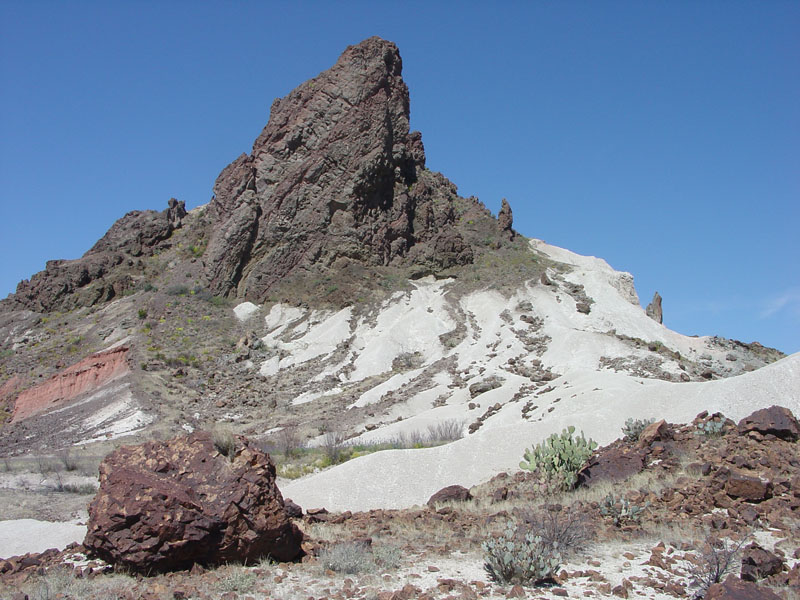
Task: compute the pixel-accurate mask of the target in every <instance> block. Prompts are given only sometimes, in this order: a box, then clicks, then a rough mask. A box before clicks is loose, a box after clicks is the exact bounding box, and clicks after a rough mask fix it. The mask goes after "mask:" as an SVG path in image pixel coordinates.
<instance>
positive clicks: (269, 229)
mask: <svg viewBox="0 0 800 600" xmlns="http://www.w3.org/2000/svg"><path fill="white" fill-rule="evenodd" d="M401 71H402V60H401V58H400V53H399V52H398V50H397V46H395V45H394V44H393V43H392V42H387V41H385V40H382V39H380V38H377V37H373V38H370V39H368V40H366V41H364V42H362V43H360V44H358V45H356V46H351V47H349V48H347V50H345V51H344V53H343V54H342V55H341V57H340V58H339V60H338V61H337V62H336V64H335V65H334V66H333V67H332V68H331V69H329V70H328V71H325V72H324V73H322V74H320V75H319V76H317V77H315V78H314V79H312V80H310V81H307V82H306V83H304V84H303V85H301V86H300V87H298V88H297V89H295V90H294V91H293V92H291V93H290V94H289V95H288V96H286V97H285V98H282V99H280V100H276V101H275V103H274V104H273V105H272V110H271V116H270V119H269V123H268V124H267V126H266V127H265V128H264V130H263V131H262V132H261V135H260V136H258V139H256V141H255V144H254V145H253V152H252V153H251V154H250V155H249V156H246V155H242V156H240V157H239V158H237V159H236V160H235V161H234V162H233V163H231V164H230V165H229V166H228V167H227V168H226V169H225V170H224V171H223V172H222V173H221V174H220V176H219V178H218V179H217V182H216V185H215V186H214V194H215V195H214V199H213V200H212V202H211V206H210V207H209V212H210V214H211V218H212V220H213V222H214V223H215V224H216V226H215V230H214V233H213V235H212V237H211V240H210V242H209V245H208V252H207V262H206V275H207V277H208V280H209V285H210V288H211V290H212V291H213V292H215V293H223V294H226V293H228V292H230V291H231V290H232V289H234V288H237V289H238V292H239V295H241V296H244V297H246V298H251V299H263V298H264V296H265V294H266V293H267V291H268V290H269V289H270V288H272V287H273V286H275V285H276V283H278V282H280V281H281V280H282V279H283V278H285V277H286V276H287V275H290V274H295V273H297V272H298V270H299V271H303V270H308V269H310V268H312V267H314V266H318V267H323V268H330V267H335V266H343V265H344V264H346V263H347V262H348V261H357V262H359V263H363V264H367V265H393V264H394V265H397V264H403V263H408V262H412V263H425V264H428V263H429V264H430V265H431V266H433V267H445V268H446V267H450V266H453V265H457V264H465V263H468V262H470V261H471V260H472V251H471V249H470V248H469V246H468V245H467V244H466V243H465V241H464V239H463V238H462V236H461V235H460V234H459V233H458V231H457V230H456V229H455V227H454V223H455V220H456V215H455V210H454V207H453V202H452V196H454V194H453V191H454V190H453V189H452V186H450V185H447V184H446V182H444V181H442V180H441V179H439V178H435V177H433V176H432V175H431V174H429V173H426V171H425V151H424V149H423V146H422V139H421V134H420V133H419V132H416V131H415V132H409V97H408V88H407V87H406V84H405V82H404V81H403V79H402V76H401Z"/></svg>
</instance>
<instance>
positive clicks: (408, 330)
mask: <svg viewBox="0 0 800 600" xmlns="http://www.w3.org/2000/svg"><path fill="white" fill-rule="evenodd" d="M448 283H449V281H448V280H442V281H435V280H433V279H432V278H429V279H427V280H425V281H421V282H415V283H414V286H415V289H414V290H413V291H411V293H410V294H401V293H398V294H395V295H394V296H392V298H390V299H389V300H388V301H386V302H385V303H384V305H383V306H382V308H381V311H380V313H379V314H378V317H377V320H376V321H375V323H374V325H373V324H371V323H370V322H369V321H370V320H369V319H368V318H366V317H362V318H361V319H360V320H359V322H358V325H357V326H356V331H355V335H354V340H353V343H352V348H353V351H352V352H353V354H352V356H353V358H354V360H353V365H354V367H355V369H354V370H353V372H352V373H351V374H350V375H349V377H348V380H349V381H360V380H362V379H366V378H367V377H370V376H372V375H378V374H380V373H385V372H387V371H391V370H392V363H393V362H394V359H395V358H397V357H398V356H400V355H401V354H405V353H414V352H419V353H420V355H421V356H423V357H424V360H425V363H426V364H430V363H432V362H435V361H437V360H439V359H440V358H441V357H442V356H443V355H444V348H443V347H442V344H441V342H440V341H439V336H440V335H442V334H444V333H447V332H449V331H452V330H453V329H455V327H456V323H455V322H454V321H453V319H452V317H451V316H450V314H449V313H448V311H447V308H446V304H447V300H446V297H445V287H446V286H447V284H448Z"/></svg>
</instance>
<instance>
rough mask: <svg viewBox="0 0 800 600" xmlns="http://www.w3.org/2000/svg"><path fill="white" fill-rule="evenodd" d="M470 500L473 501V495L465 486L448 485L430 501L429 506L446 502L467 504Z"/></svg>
mask: <svg viewBox="0 0 800 600" xmlns="http://www.w3.org/2000/svg"><path fill="white" fill-rule="evenodd" d="M469 500H472V494H470V493H469V490H468V489H467V488H465V487H464V486H463V485H448V486H447V487H445V488H442V489H440V490H439V491H438V492H436V493H435V494H434V495H433V496H431V497H430V498H429V499H428V506H436V505H437V504H443V503H445V502H467V501H469Z"/></svg>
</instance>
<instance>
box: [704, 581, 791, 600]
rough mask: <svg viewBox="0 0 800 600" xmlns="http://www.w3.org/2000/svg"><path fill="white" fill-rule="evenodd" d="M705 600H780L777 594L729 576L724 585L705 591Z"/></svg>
mask: <svg viewBox="0 0 800 600" xmlns="http://www.w3.org/2000/svg"><path fill="white" fill-rule="evenodd" d="M703 598H705V600H781V597H780V596H778V595H777V594H775V593H773V592H771V591H769V590H768V589H766V588H764V587H761V586H760V585H756V584H755V583H752V582H750V581H742V580H741V579H739V578H738V577H734V576H732V575H731V576H729V577H728V578H727V579H726V580H725V583H715V584H713V585H711V586H710V587H709V588H708V590H707V591H706V594H705V596H703Z"/></svg>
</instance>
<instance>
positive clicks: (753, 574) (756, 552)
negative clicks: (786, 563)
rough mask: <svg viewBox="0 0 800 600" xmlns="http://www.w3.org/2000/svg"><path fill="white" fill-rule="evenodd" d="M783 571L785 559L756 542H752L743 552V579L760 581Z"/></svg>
mask: <svg viewBox="0 0 800 600" xmlns="http://www.w3.org/2000/svg"><path fill="white" fill-rule="evenodd" d="M781 571H783V559H781V557H780V556H778V555H777V554H773V553H772V552H770V551H769V550H765V549H764V548H762V547H761V546H759V545H758V544H756V543H752V544H750V545H749V546H747V547H746V548H745V549H744V552H743V553H742V579H744V580H745V581H758V580H759V579H764V578H765V577H769V576H770V575H776V574H778V573H780V572H781Z"/></svg>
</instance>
